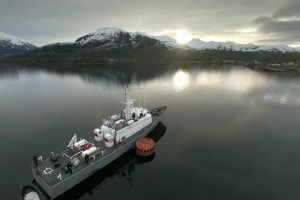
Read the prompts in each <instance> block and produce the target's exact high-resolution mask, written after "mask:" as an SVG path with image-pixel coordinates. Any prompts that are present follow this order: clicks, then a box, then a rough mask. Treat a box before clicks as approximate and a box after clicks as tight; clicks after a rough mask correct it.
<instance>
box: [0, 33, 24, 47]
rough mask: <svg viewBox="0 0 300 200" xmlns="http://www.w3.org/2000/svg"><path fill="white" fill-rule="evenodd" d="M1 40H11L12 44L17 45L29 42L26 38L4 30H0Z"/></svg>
mask: <svg viewBox="0 0 300 200" xmlns="http://www.w3.org/2000/svg"><path fill="white" fill-rule="evenodd" d="M0 41H6V42H10V43H11V44H13V45H17V46H21V45H24V44H27V42H25V41H24V40H22V39H20V38H17V37H15V36H13V35H9V34H7V33H3V32H0Z"/></svg>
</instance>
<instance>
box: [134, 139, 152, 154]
mask: <svg viewBox="0 0 300 200" xmlns="http://www.w3.org/2000/svg"><path fill="white" fill-rule="evenodd" d="M154 149H155V142H154V140H153V139H151V138H139V139H137V140H136V142H135V152H136V153H137V154H138V155H140V156H149V155H151V154H153V152H154Z"/></svg>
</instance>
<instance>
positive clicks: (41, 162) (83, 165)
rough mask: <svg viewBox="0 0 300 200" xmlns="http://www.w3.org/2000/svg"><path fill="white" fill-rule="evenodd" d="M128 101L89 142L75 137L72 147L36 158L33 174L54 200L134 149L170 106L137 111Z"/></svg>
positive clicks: (127, 99)
mask: <svg viewBox="0 0 300 200" xmlns="http://www.w3.org/2000/svg"><path fill="white" fill-rule="evenodd" d="M134 101H135V100H134V99H131V98H129V97H126V100H125V102H124V104H125V108H124V109H123V110H122V111H121V112H120V113H118V114H115V115H112V116H111V117H109V118H108V119H104V120H103V123H102V125H101V126H100V127H98V128H96V129H94V133H93V135H92V136H91V137H89V138H85V139H84V138H79V139H78V136H77V134H75V135H74V136H73V137H72V139H71V140H70V142H69V143H68V145H66V146H64V147H62V148H60V149H58V150H57V151H56V152H51V153H48V154H46V155H40V156H33V162H32V166H31V170H32V173H33V176H34V179H35V182H36V184H37V185H38V187H39V188H41V189H42V190H43V191H44V192H45V193H46V194H47V196H48V197H50V199H54V198H56V197H58V196H59V195H61V194H62V193H64V192H65V191H67V190H69V189H70V188H72V187H73V186H75V185H76V184H78V183H79V182H81V181H83V180H84V179H86V178H88V177H89V176H91V175H92V174H94V173H95V172H97V171H98V170H100V169H101V168H103V167H104V166H106V165H108V164H109V163H111V162H112V161H114V160H115V159H117V158H118V157H120V156H121V155H122V154H124V153H125V152H127V151H128V150H130V149H131V148H134V144H135V141H136V140H137V139H138V138H141V137H145V136H146V135H148V134H149V133H150V132H151V130H153V129H154V128H155V127H156V125H157V124H158V123H159V121H160V118H161V116H162V114H163V113H164V112H165V111H166V109H167V106H160V107H157V108H154V109H149V110H148V109H146V108H143V107H134Z"/></svg>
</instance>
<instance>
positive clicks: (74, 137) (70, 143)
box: [67, 134, 77, 148]
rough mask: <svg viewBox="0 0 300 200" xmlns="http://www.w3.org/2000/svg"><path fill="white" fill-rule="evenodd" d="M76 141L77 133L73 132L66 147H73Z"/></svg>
mask: <svg viewBox="0 0 300 200" xmlns="http://www.w3.org/2000/svg"><path fill="white" fill-rule="evenodd" d="M76 142H77V134H74V135H73V137H72V139H71V141H70V142H69V144H68V146H67V147H68V148H71V147H73V146H74V144H75V143H76Z"/></svg>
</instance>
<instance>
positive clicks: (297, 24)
mask: <svg viewBox="0 0 300 200" xmlns="http://www.w3.org/2000/svg"><path fill="white" fill-rule="evenodd" d="M299 18H300V2H299V1H298V0H297V1H295V0H291V1H288V2H287V3H286V4H285V5H284V6H283V7H282V8H279V9H278V10H276V11H275V12H274V14H273V15H272V16H271V17H266V16H262V17H258V18H256V19H255V20H253V21H252V25H254V26H256V28H257V33H258V34H260V35H261V39H259V40H257V41H256V43H262V44H289V45H295V44H297V45H299V43H300V35H299V32H300V19H299Z"/></svg>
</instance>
